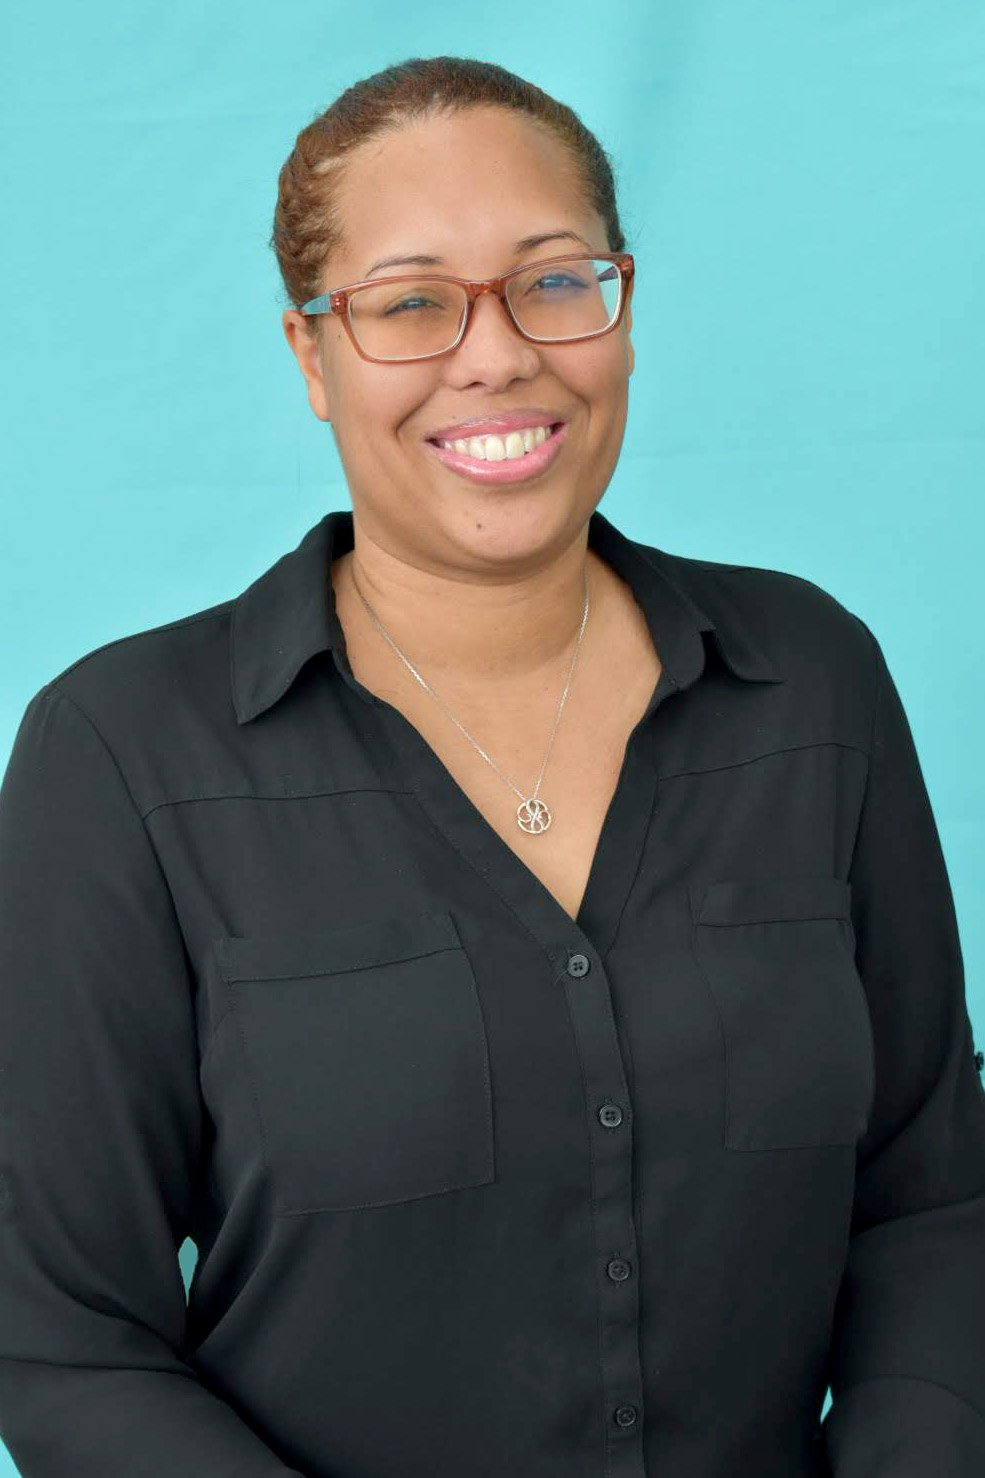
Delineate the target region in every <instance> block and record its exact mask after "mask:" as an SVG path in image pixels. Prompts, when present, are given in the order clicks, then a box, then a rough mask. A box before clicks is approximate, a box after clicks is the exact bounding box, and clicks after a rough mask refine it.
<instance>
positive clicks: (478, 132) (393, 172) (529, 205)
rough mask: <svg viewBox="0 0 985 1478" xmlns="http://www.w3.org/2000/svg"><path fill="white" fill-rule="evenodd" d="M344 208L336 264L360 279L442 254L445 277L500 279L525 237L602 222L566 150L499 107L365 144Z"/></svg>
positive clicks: (351, 172) (353, 164) (344, 190)
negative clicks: (510, 249)
mask: <svg viewBox="0 0 985 1478" xmlns="http://www.w3.org/2000/svg"><path fill="white" fill-rule="evenodd" d="M338 205H339V209H340V211H341V215H342V220H343V223H344V231H345V237H346V250H345V253H344V256H345V261H344V263H343V262H341V261H340V263H339V265H340V266H344V267H346V268H348V269H350V270H351V272H352V274H353V275H358V274H359V273H361V272H362V271H364V270H365V269H366V267H367V266H368V264H369V263H370V262H371V261H374V260H376V259H377V258H378V257H381V256H383V255H384V254H390V253H391V252H398V251H406V252H427V253H431V254H433V255H436V256H441V257H443V258H444V259H445V261H446V263H447V267H446V268H445V269H443V270H448V271H452V270H455V268H456V266H458V267H465V266H469V267H470V270H475V271H479V270H484V269H485V268H488V270H489V271H493V270H497V269H498V268H499V267H500V266H501V265H503V264H502V262H501V258H502V253H503V250H504V249H505V248H506V246H507V244H508V243H512V242H514V241H516V240H518V239H519V238H520V237H522V236H525V235H528V234H530V233H532V232H533V231H536V230H538V229H542V230H548V229H551V227H557V226H571V227H572V228H573V229H576V230H581V231H583V232H584V231H585V230H586V229H589V230H590V229H592V227H593V225H594V226H595V227H596V228H597V225H598V222H599V217H598V215H597V213H596V212H595V211H593V210H591V209H590V208H589V206H588V205H587V202H586V201H585V199H584V194H583V191H582V189H581V188H580V185H579V181H578V178H577V174H576V171H575V169H574V167H573V164H572V161H571V158H570V156H569V155H568V152H567V150H566V149H565V148H564V147H563V146H562V145H561V144H560V143H559V141H558V140H557V139H556V138H553V137H552V136H551V135H550V134H549V133H547V132H546V130H545V129H543V128H542V127H540V126H538V125H537V124H536V123H534V122H533V121H532V120H531V119H529V118H524V117H523V116H522V115H518V114H515V113H510V112H507V111H506V110H505V109H502V108H470V109H467V110H465V111H463V112H459V113H455V114H451V115H439V116H436V117H433V118H428V119H421V120H416V121H415V122H413V123H409V124H403V125H401V126H400V127H399V128H397V129H395V130H394V131H393V132H392V133H389V134H387V135H386V136H384V137H383V138H381V139H374V140H372V141H371V142H370V143H367V144H365V145H362V146H361V147H360V148H358V149H356V150H354V151H353V152H352V153H351V155H350V156H349V159H348V162H347V164H346V169H345V174H344V177H343V180H342V183H341V187H340V189H339V194H338ZM558 250H563V247H559V248H558ZM477 256H482V258H483V261H482V262H477V261H476V257H477ZM466 257H468V258H469V259H470V260H469V262H466V261H465V258H466Z"/></svg>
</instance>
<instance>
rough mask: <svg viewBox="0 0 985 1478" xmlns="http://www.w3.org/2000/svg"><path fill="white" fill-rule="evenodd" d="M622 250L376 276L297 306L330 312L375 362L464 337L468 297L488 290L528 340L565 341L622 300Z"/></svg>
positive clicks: (630, 268) (627, 264) (612, 317)
mask: <svg viewBox="0 0 985 1478" xmlns="http://www.w3.org/2000/svg"><path fill="white" fill-rule="evenodd" d="M634 270H635V264H634V262H633V258H632V255H631V254H630V253H629V252H613V253H603V254H602V255H601V256H592V255H591V254H589V253H588V252H579V253H578V254H577V255H574V256H567V257H549V258H548V259H547V260H546V261H543V262H535V263H533V264H532V265H528V266H525V267H514V268H513V269H512V271H510V272H504V273H503V275H502V277H488V278H485V279H484V280H480V281H471V280H469V279H468V278H465V277H441V276H434V277H432V276H423V275H420V274H417V273H414V274H407V275H404V276H400V277H379V278H375V279H373V280H370V281H364V282H353V283H350V284H349V285H348V286H347V287H337V288H334V289H332V290H330V291H329V292H326V293H320V294H319V295H318V297H316V298H312V299H311V301H310V302H308V303H305V304H304V305H303V307H302V308H301V312H302V313H307V314H309V315H317V314H320V313H334V314H336V315H337V316H338V317H339V318H341V320H342V326H343V328H344V329H345V330H346V333H347V334H348V335H349V338H350V339H351V341H352V344H353V347H354V348H355V350H356V353H357V354H359V355H360V356H361V357H362V358H363V359H368V360H371V361H373V362H374V363H377V364H398V363H403V364H406V363H408V362H409V361H412V360H417V359H437V358H438V357H439V356H440V355H442V354H450V353H451V352H452V350H453V349H457V348H458V346H459V344H460V343H461V342H462V340H463V339H464V337H465V333H466V330H467V329H468V326H469V322H470V319H471V317H472V309H473V307H474V306H475V300H476V298H478V297H480V296H481V294H482V293H493V294H494V295H495V296H496V297H497V298H499V300H500V302H501V303H502V304H504V306H505V307H506V309H507V311H508V313H509V315H510V318H511V319H512V321H513V323H514V325H515V327H516V329H517V330H518V332H519V333H520V334H521V335H522V336H523V338H525V339H529V340H531V341H532V342H533V343H535V344H570V343H574V342H576V341H577V340H581V339H597V338H600V337H601V335H602V334H608V333H611V332H612V330H613V329H614V328H615V327H616V325H617V324H618V323H619V322H620V320H621V319H622V316H623V313H624V311H625V308H626V304H627V303H628V302H629V299H630V295H631V292H632V285H633V274H634Z"/></svg>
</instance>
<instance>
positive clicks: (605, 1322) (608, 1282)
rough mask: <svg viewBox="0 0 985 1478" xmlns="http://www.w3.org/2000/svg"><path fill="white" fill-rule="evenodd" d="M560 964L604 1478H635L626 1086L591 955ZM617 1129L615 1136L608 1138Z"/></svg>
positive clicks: (637, 1391) (638, 1465)
mask: <svg viewBox="0 0 985 1478" xmlns="http://www.w3.org/2000/svg"><path fill="white" fill-rule="evenodd" d="M562 961H563V963H562V965H561V974H560V976H559V977H558V981H559V983H560V984H562V985H563V986H564V990H565V997H566V1000H567V1005H568V1012H569V1016H570V1020H571V1025H572V1028H573V1031H574V1037H575V1042H576V1045H577V1050H578V1055H579V1058H580V1062H581V1069H582V1078H583V1081H584V1089H585V1093H586V1095H587V1099H588V1103H587V1104H586V1108H588V1109H589V1120H588V1122H589V1132H591V1133H593V1134H594V1143H593V1146H592V1153H591V1157H590V1163H591V1176H592V1200H591V1205H592V1229H593V1233H594V1239H595V1248H596V1251H597V1254H598V1261H597V1264H596V1268H597V1273H596V1276H597V1278H598V1285H597V1287H598V1293H597V1297H598V1308H599V1326H600V1337H599V1360H600V1364H601V1374H602V1398H603V1406H604V1410H605V1411H606V1413H607V1417H606V1432H607V1434H608V1435H607V1439H606V1449H607V1451H606V1454H605V1470H606V1472H607V1473H608V1474H609V1475H610V1478H639V1475H640V1474H642V1472H643V1452H642V1425H643V1424H642V1422H641V1421H640V1415H641V1412H642V1407H643V1375H642V1368H641V1365H640V1355H639V1347H640V1339H639V1333H640V1327H639V1324H640V1310H639V1297H640V1293H639V1278H638V1276H637V1269H638V1248H637V1243H636V1228H635V1223H634V1219H633V1176H632V1154H633V1141H632V1135H631V1134H630V1133H629V1132H628V1131H629V1129H630V1128H631V1124H630V1121H629V1119H628V1117H626V1109H627V1106H628V1105H629V1088H628V1083H627V1080H626V1074H625V1069H624V1066H623V1059H622V1053H621V1049H620V1046H619V1038H618V1033H617V1031H616V1024H615V1017H614V1012H613V1003H612V994H611V990H610V986H609V981H608V977H607V974H606V971H605V968H604V966H603V965H602V963H601V961H600V959H599V956H598V955H597V954H596V953H595V952H594V951H589V950H587V949H584V948H583V949H581V950H569V952H568V953H567V958H566V959H565V958H564V956H563V955H562ZM620 1127H621V1129H622V1132H621V1133H615V1132H614V1131H615V1130H616V1129H617V1128H620ZM616 1249H618V1251H617V1250H616Z"/></svg>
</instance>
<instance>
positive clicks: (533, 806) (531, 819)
mask: <svg viewBox="0 0 985 1478" xmlns="http://www.w3.org/2000/svg"><path fill="white" fill-rule="evenodd" d="M584 573H585V609H584V611H583V612H582V618H581V629H580V630H579V632H578V640H577V642H576V643H575V653H574V656H573V657H572V659H571V666H570V667H569V668H568V680H567V682H566V683H565V685H564V692H563V693H562V694H561V702H560V703H559V704H558V710H557V718H556V719H555V720H554V729H553V731H552V733H551V742H550V744H548V746H547V753H546V754H545V756H544V763H543V764H542V765H541V767H540V774H539V775H538V776H537V784H536V785H535V786H534V793H533V795H531V796H525V795H524V794H523V791H522V790H517V788H516V786H515V785H514V784H513V782H512V780H510V779H509V778H508V776H506V775H504V774H503V772H502V770H501V769H500V768H499V766H498V765H497V764H496V763H495V762H494V761H493V760H491V759H490V758H489V756H488V754H486V751H485V750H484V749H483V748H482V746H481V745H480V744H476V742H475V740H474V739H473V738H472V735H471V734H470V733H469V731H468V729H466V727H465V725H464V724H460V723H458V719H457V718H456V717H455V715H454V714H453V713H452V711H451V709H450V708H449V707H448V706H447V704H445V703H442V701H441V699H440V698H439V697H438V695H437V693H436V692H435V691H434V689H433V688H432V687H430V686H429V685H428V684H427V683H426V682H425V681H424V679H423V678H422V677H421V674H420V673H419V672H418V671H417V669H416V667H412V666H411V664H410V663H409V662H408V661H407V658H406V657H405V656H404V654H403V652H402V651H401V650H400V648H399V647H398V646H397V643H396V642H395V641H394V640H393V637H392V636H391V635H390V634H389V632H388V631H387V630H386V629H385V628H384V626H383V623H382V622H381V621H380V620H379V619H378V617H377V615H376V612H375V611H374V610H373V608H372V606H371V605H370V603H369V601H368V600H367V599H366V597H365V596H364V595H363V593H362V591H361V590H360V589H359V587H358V586H356V582H355V579H353V580H352V584H353V586H354V587H355V589H356V594H357V595H358V596H359V599H360V600H361V601H362V603H363V605H364V606H365V607H366V610H367V611H368V612H369V616H370V619H371V620H372V621H373V622H374V624H375V625H376V627H377V628H378V630H379V632H380V634H381V635H382V636H383V637H385V638H386V640H387V641H388V642H389V643H390V645H391V647H392V648H393V650H394V651H395V652H396V654H397V656H398V657H399V658H400V660H401V661H402V662H404V663H406V665H407V666H408V667H409V668H410V670H411V672H412V673H413V674H414V676H415V677H416V678H417V681H418V682H419V683H420V685H421V687H422V688H425V689H426V690H427V692H429V693H430V694H431V697H432V698H433V699H434V701H435V702H436V703H438V704H440V706H441V707H442V708H443V709H444V710H445V713H447V715H448V717H449V718H450V719H451V720H452V722H453V723H455V724H458V727H459V728H460V729H461V731H462V733H463V734H464V735H465V737H466V739H467V740H468V741H469V743H470V744H471V745H472V746H473V748H475V749H477V750H478V751H479V753H480V754H481V755H482V758H483V759H484V760H485V761H486V762H487V763H488V764H490V765H492V767H493V769H494V770H495V771H496V774H497V775H499V776H500V777H501V778H502V779H503V780H505V781H506V783H507V785H508V786H509V787H510V789H511V790H512V791H513V792H514V794H515V795H518V796H519V797H520V805H519V806H517V808H516V821H517V825H518V826H519V828H520V830H521V831H525V832H528V833H529V834H530V835H531V836H538V835H539V834H540V833H541V832H542V831H546V830H547V828H548V827H549V826H550V824H551V819H552V818H551V812H550V810H549V808H548V806H547V805H546V803H545V802H544V801H542V800H541V799H540V797H539V795H538V792H539V790H540V782H541V781H542V780H543V778H544V771H545V770H546V769H547V761H548V760H549V759H550V757H551V750H552V749H553V748H554V735H555V734H556V733H557V727H558V724H559V723H560V722H561V713H562V710H563V708H564V704H565V700H566V698H567V696H568V689H569V688H570V687H571V677H572V674H573V673H574V670H575V662H576V661H577V660H578V652H579V650H580V648H581V639H582V637H583V636H584V634H585V622H586V621H587V620H588V570H587V568H586V569H585V572H584ZM350 576H351V571H350Z"/></svg>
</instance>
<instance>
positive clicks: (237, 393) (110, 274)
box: [0, 0, 985, 1478]
mask: <svg viewBox="0 0 985 1478" xmlns="http://www.w3.org/2000/svg"><path fill="white" fill-rule="evenodd" d="M445 53H456V54H460V55H469V56H477V57H480V58H483V59H485V60H489V61H495V62H498V63H500V64H501V65H503V66H506V67H509V68H511V69H512V70H516V71H519V72H521V73H523V74H524V75H526V76H528V77H529V78H530V79H531V80H532V81H534V82H536V83H538V84H539V85H541V86H542V87H544V88H546V89H547V90H548V91H549V92H552V93H554V94H555V95H557V96H559V97H560V98H562V99H563V100H565V101H566V102H568V103H570V104H571V105H572V106H573V107H574V108H575V109H576V110H577V111H578V112H579V113H580V114H581V116H582V117H583V119H584V120H585V122H586V123H587V124H588V125H589V127H591V128H592V129H593V130H594V131H595V132H596V133H597V134H598V136H599V137H600V139H601V141H602V143H603V145H604V146H605V147H606V148H607V149H608V150H609V152H610V154H611V156H612V159H613V163H614V166H615V169H616V172H617V181H618V184H619V189H620V204H621V211H622V216H623V221H624V225H625V228H626V231H627V235H628V237H629V241H628V247H629V250H631V251H633V252H634V254H635V257H636V263H637V278H636V289H635V297H634V303H633V310H634V311H633V339H634V344H635V348H636V369H635V373H634V375H633V379H632V382H631V403H630V416H629V426H628V430H627V435H626V440H625V443H624V446H623V452H622V457H621V460H620V463H619V466H618V469H617V472H616V475H615V477H614V479H613V481H612V483H611V484H610V487H609V489H608V491H607V492H606V495H605V498H604V501H603V504H602V511H603V512H604V513H605V514H606V515H607V517H609V518H610V519H611V520H612V521H613V522H615V523H616V524H617V525H618V526H619V527H620V528H622V529H623V530H624V531H625V532H626V533H628V534H630V535H631V536H634V537H637V538H642V539H644V540H646V541H647V542H649V543H654V544H658V545H660V546H661V547H663V548H665V549H668V550H671V551H673V552H675V553H680V554H685V555H689V556H695V557H698V558H703V559H718V560H724V561H728V562H731V563H744V564H755V565H765V566H769V567H772V568H776V569H781V570H788V571H792V572H794V573H796V574H799V575H802V576H805V577H806V578H807V579H810V580H813V581H815V582H817V583H818V584H819V585H822V586H823V587H824V588H826V589H827V590H829V591H830V592H831V593H832V594H833V595H835V596H836V597H837V598H838V599H839V600H840V601H842V602H843V603H844V604H845V605H847V606H848V607H849V608H850V609H851V610H853V611H855V612H856V613H857V614H858V615H860V616H861V617H862V618H863V619H864V620H865V621H866V622H867V623H868V624H869V625H870V626H871V628H872V630H873V631H874V632H875V634H876V635H877V637H878V638H879V640H880V642H881V643H882V646H883V649H884V651H885V653H886V656H887V659H888V661H889V663H890V667H891V669H892V671H893V674H894V676H895V679H896V682H897V685H898V687H899V689H900V692H901V694H902V697H903V701H904V704H905V706H906V709H907V712H908V715H909V718H910V723H911V727H912V729H913V733H914V737H915V739H916V743H917V747H918V751H919V754H920V757H921V761H922V765H923V770H924V776H925V779H926V782H927V786H928V790H929V792H930V796H931V800H932V803H933V806H934V810H935V814H936V817H937V822H938V827H939V830H940V834H941V840H942V843H943V847H944V852H945V856H946V859H947V862H948V866H949V870H950V876H951V882H952V887H953V890H954V896H955V904H956V908H957V913H958V919H959V925H960V932H961V940H962V945H963V950H964V957H965V965H966V972H967V989H968V1000H969V1007H970V1011H971V1015H972V1022H973V1025H974V1026H975V1028H976V1039H977V1041H978V1042H979V1043H980V1044H981V1045H983V1046H985V910H983V909H982V889H983V878H985V779H983V770H982V756H983V753H985V696H983V694H985V681H983V679H985V670H983V661H982V648H983V643H982V633H981V626H982V580H983V571H982V566H983V560H985V518H983V513H982V499H983V480H985V395H983V373H982V344H983V328H985V251H983V243H985V189H983V188H982V161H983V159H985V7H983V6H982V4H981V3H980V0H947V3H944V4H942V3H941V0H885V3H873V0H851V3H849V0H825V3H820V4H811V5H795V4H791V3H790V0H757V3H744V0H717V3H715V0H663V3H654V0H636V3H625V0H624V3H616V0H610V3H609V4H607V5H599V4H597V3H592V4H588V3H586V0H566V3H565V4H564V5H563V6H558V7H556V8H554V7H550V6H546V5H545V6H541V7H537V8H534V7H532V6H531V5H530V4H529V3H528V0H523V3H518V0H497V4H496V5H495V6H488V7H485V6H481V5H480V6H473V7H461V8H459V7H452V6H450V5H449V4H448V3H447V0H418V3H416V4H415V5H414V6H412V7H411V6H407V5H404V4H398V3H390V0H362V3H360V4H358V5H346V6H341V5H333V4H327V5H326V4H324V3H321V4H315V3H311V0H282V3H280V4H278V5H276V6H264V5H260V4H257V3H253V4H250V3H246V4H243V3H240V4H232V3H230V0H221V3H210V4H202V3H201V0H198V3H195V4H191V3H189V0H171V3H169V4H168V5H167V6H162V5H160V4H156V3H155V4H149V3H147V0H134V3H127V4H126V5H124V4H122V3H119V4H115V5H113V4H110V3H108V0H91V3H88V4H85V5H78V4H69V3H66V0H49V3H48V4H46V5H44V6H40V7H29V6H28V5H27V4H26V3H24V0H21V3H19V4H14V5H12V6H8V7H5V9H4V13H3V16H2V18H0V124H2V127H0V186H2V196H0V198H2V202H3V217H4V223H3V230H2V231H0V322H2V324H3V333H2V334H0V392H2V411H0V417H2V433H3V434H2V438H0V499H2V508H0V620H2V629H3V631H4V632H5V633H6V639H5V641H4V650H3V664H2V682H0V766H3V765H5V764H6V760H7V757H8V755H9V751H10V745H11V743H12V741H13V736H14V732H15V729H16V726H17V724H18V722H19V720H20V717H21V714H22V713H23V710H24V707H25V705H26V703H27V701H28V699H29V698H30V697H31V695H32V694H33V693H34V692H35V691H36V690H37V689H38V688H39V687H40V686H41V685H42V684H43V683H45V682H47V681H48V680H49V679H50V678H52V677H53V676H54V675H55V674H56V673H57V672H59V671H60V670H61V669H62V668H63V667H65V666H67V665H68V664H69V663H71V662H73V661H75V660H76V659H77V658H78V657H80V656H82V655H83V654H85V653H86V652H88V651H91V650H92V649H93V648H95V647H97V646H100V645H101V644H103V643H104V642H108V641H112V640H114V639H115V638H117V637H120V636H123V635H127V634H129V633H131V632H136V631H140V630H142V629H144V628H146V627H149V626H153V625H157V624H160V623H163V622H166V621H170V620H175V619H177V618H179V617H181V616H184V615H186V614H188V613H190V612H192V611H194V610H197V609H200V608H203V607H206V606H210V605H213V604H216V603H218V602H219V601H222V600H225V599H227V598H229V597H230V596H233V595H235V594H237V593H238V592H239V591H240V590H241V589H243V588H244V587H245V586H246V585H247V584H248V583H249V582H250V581H251V580H252V579H254V578H255V577H256V576H257V575H258V574H259V573H260V572H261V571H262V570H263V569H264V568H266V567H267V566H268V565H269V564H271V563H272V562H273V561H274V559H275V558H277V557H278V556H279V555H280V554H282V553H284V552H285V551H286V550H288V549H290V548H293V547H294V545H295V544H296V543H297V542H298V540H299V539H300V537H301V535H302V534H303V533H304V532H305V530H307V529H308V528H309V527H310V526H311V525H312V524H313V523H315V522H316V521H317V520H318V519H319V518H320V517H321V516H322V514H323V513H325V512H326V511H328V510H329V509H331V508H338V507H348V506H350V505H349V498H348V493H347V489H346V485H345V481H344V478H343V474H342V469H341V465H340V463H339V461H338V458H337V455H336V452H335V447H334V442H333V440H332V436H331V432H330V429H329V427H328V426H327V425H325V424H323V423H322V422H320V421H318V420H317V419H316V418H315V416H314V415H313V413H312V412H311V410H310V409H309V407H308V404H307V400H306V398H305V393H304V385H303V382H302V379H301V375H300V373H299V370H298V368H297V365H296V362H295V361H294V359H293V357H292V355H291V353H290V350H289V349H288V346H287V343H286V341H285V339H284V336H283V332H282V329H281V323H280V315H281V312H282V311H283V308H284V307H285V306H286V303H285V301H284V299H283V298H282V295H281V287H280V281H279V278H278V276H277V271H276V263H275V261H274V257H273V254H272V252H271V251H270V250H269V248H268V246H267V240H268V237H269V233H270V228H271V216H272V211H273V206H274V200H275V196H276V184H277V173H278V170H279V168H280V165H281V164H282V162H283V160H284V159H285V157H286V156H287V154H288V153H289V151H290V149H291V147H292V144H293V141H294V137H295V135H296V133H297V132H298V130H299V129H300V128H301V127H302V126H303V125H304V124H305V123H307V122H308V121H310V119H311V118H312V117H313V116H314V115H315V114H316V113H318V112H320V111H321V110H322V109H323V108H324V107H326V106H327V105H328V103H329V102H330V101H331V100H332V99H333V98H334V97H335V96H336V95H337V94H338V93H339V92H340V91H342V90H343V89H344V88H345V87H347V86H348V85H350V84H351V83H352V82H353V81H355V80H356V79H358V78H360V77H363V76H366V75H368V74H369V73H372V72H375V71H377V70H379V69H380V68H381V67H384V66H386V65H389V64H390V63H393V62H396V61H401V60H404V59H405V58H407V57H410V56H415V55H417V56H428V55H437V54H445ZM477 187H478V188H481V181H479V182H477ZM194 1257H195V1249H194V1246H193V1245H192V1244H191V1243H186V1244H185V1246H184V1248H183V1250H182V1269H183V1272H184V1274H185V1277H186V1282H187V1279H188V1277H189V1276H190V1273H191V1269H192V1266H193V1263H194ZM5 1462H7V1463H8V1465H5ZM13 1472H14V1469H13V1467H12V1465H9V1460H5V1459H4V1457H3V1455H2V1453H0V1475H3V1478H5V1475H6V1474H7V1473H11V1474H12V1473H13Z"/></svg>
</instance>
